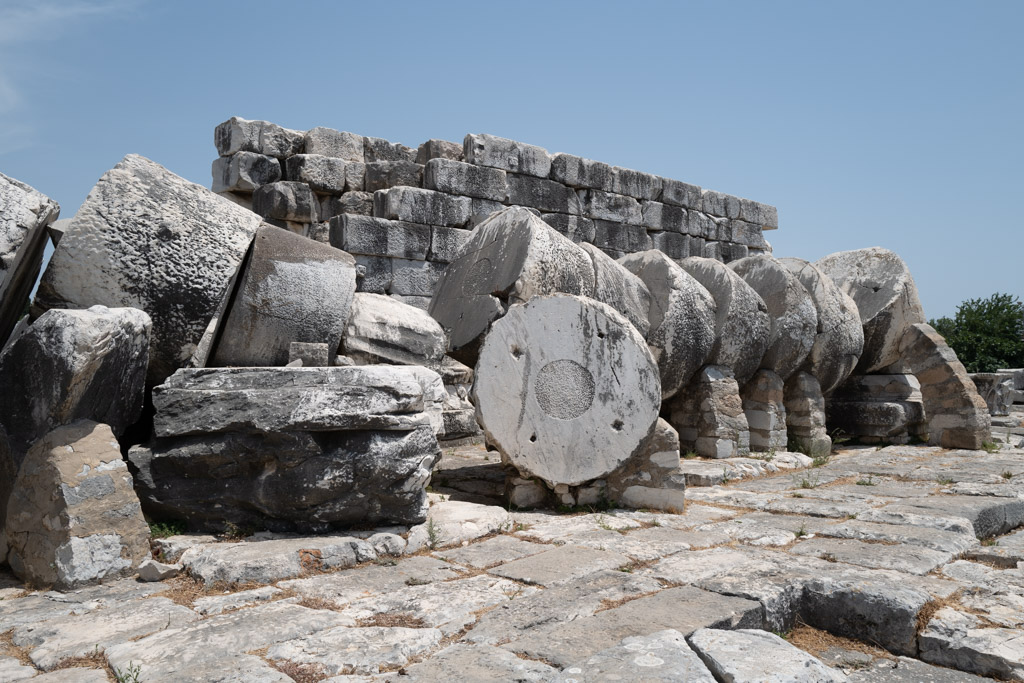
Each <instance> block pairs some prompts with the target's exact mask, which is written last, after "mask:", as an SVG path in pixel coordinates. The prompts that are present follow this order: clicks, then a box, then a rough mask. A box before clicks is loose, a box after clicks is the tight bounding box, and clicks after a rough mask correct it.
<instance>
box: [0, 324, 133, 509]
mask: <svg viewBox="0 0 1024 683" xmlns="http://www.w3.org/2000/svg"><path fill="white" fill-rule="evenodd" d="M151 329H152V323H151V322H150V319H149V316H148V315H146V314H145V313H143V312H142V311H139V310H137V309H134V308H114V309H108V308H104V307H103V306H93V307H92V308H90V309H88V310H86V311H79V310H51V311H47V312H46V313H44V314H43V315H42V316H41V317H40V318H38V319H37V320H36V321H35V323H33V324H32V325H31V326H30V327H29V328H28V329H27V330H26V331H25V333H24V334H22V335H21V336H20V337H19V338H18V339H17V340H16V341H14V343H12V344H10V345H9V346H8V347H7V348H6V349H5V350H4V352H3V354H2V355H0V384H2V385H3V387H4V390H3V391H2V392H0V427H2V428H3V429H4V430H5V431H6V432H7V437H8V439H9V441H10V448H11V456H12V457H13V459H14V460H13V462H14V465H15V468H14V469H15V470H16V469H17V465H18V464H19V463H20V462H21V458H22V457H23V456H24V454H25V452H26V451H27V450H28V448H29V446H31V445H32V443H33V442H34V441H36V440H37V439H39V438H41V437H42V436H43V435H44V434H46V433H47V432H49V431H50V430H52V429H54V428H55V427H58V426H60V425H62V424H67V423H68V422H72V421H74V420H78V419H92V420H96V421H98V422H103V423H105V424H108V425H110V427H111V429H113V431H114V433H115V434H117V435H120V434H122V433H123V432H124V430H125V429H126V428H127V427H128V426H130V425H131V424H132V423H133V422H135V420H136V419H138V417H139V413H140V412H141V411H142V400H143V392H144V390H145V379H146V363H147V360H148V359H149V350H150V331H151ZM0 503H2V504H4V505H6V499H4V500H3V501H0Z"/></svg>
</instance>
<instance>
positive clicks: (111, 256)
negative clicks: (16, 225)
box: [33, 155, 260, 386]
mask: <svg viewBox="0 0 1024 683" xmlns="http://www.w3.org/2000/svg"><path fill="white" fill-rule="evenodd" d="M259 224H260V219H259V216H257V215H255V214H253V213H252V212H250V211H246V210H245V209H243V208H241V207H239V206H236V205H235V204H232V203H231V202H229V201H228V200H226V199H223V198H221V197H218V196H217V195H215V194H213V193H212V192H210V191H209V190H206V189H205V188H202V187H200V186H198V185H194V184H192V183H189V182H187V181H185V180H184V179H183V178H179V177H178V176H176V175H174V174H172V173H170V172H169V171H167V170H166V169H164V168H163V167H161V166H158V165H157V164H154V163H153V162H152V161H149V160H148V159H144V158H142V157H139V156H134V155H129V156H127V157H125V158H124V159H123V160H122V161H121V163H119V164H118V165H117V166H115V167H114V168H113V169H112V170H110V171H108V172H107V173H106V174H104V176H103V177H102V178H100V181H99V183H97V185H96V187H94V188H93V190H92V192H91V193H90V194H89V197H88V198H87V199H86V200H85V203H84V204H82V207H81V208H80V209H79V210H78V213H77V214H76V215H75V218H74V219H73V220H72V222H71V225H70V226H69V228H68V231H67V233H66V234H65V235H64V237H63V238H62V239H61V241H60V245H59V246H58V247H57V249H56V250H55V251H54V253H53V257H52V258H51V259H50V264H49V266H48V267H47V268H46V272H45V273H43V279H42V281H41V282H40V284H39V290H38V292H37V294H36V300H35V304H34V309H33V310H34V311H35V312H36V313H41V312H42V311H45V310H47V309H50V308H86V307H88V306H92V305H94V304H102V305H104V306H110V307H117V306H133V307H136V308H140V309H142V310H143V311H145V312H146V313H148V314H149V315H150V317H151V318H152V320H153V331H152V337H151V340H150V362H149V373H148V378H147V384H148V385H150V386H155V385H157V384H159V383H160V382H162V381H163V380H164V379H166V378H167V377H168V376H170V375H171V373H173V372H174V371H175V370H176V369H177V368H179V367H182V366H183V365H185V364H186V363H187V362H188V359H189V358H190V357H191V356H192V353H193V351H194V350H195V346H196V344H198V343H199V340H200V339H201V338H202V336H203V333H204V331H205V330H206V326H207V324H208V323H209V321H210V318H211V317H212V316H213V314H214V312H215V311H216V310H217V307H218V306H219V304H220V302H221V300H222V298H223V296H224V293H225V291H226V290H227V287H228V283H229V281H230V280H231V278H232V276H233V275H234V273H235V271H236V269H237V267H238V265H239V264H240V263H241V261H242V259H243V257H244V256H245V252H246V250H247V249H248V248H249V243H250V241H251V240H252V236H253V234H254V233H255V232H256V229H257V227H258V226H259ZM83 255H88V258H86V257H84V256H83ZM140 264H144V265H140Z"/></svg>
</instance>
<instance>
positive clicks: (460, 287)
mask: <svg viewBox="0 0 1024 683" xmlns="http://www.w3.org/2000/svg"><path fill="white" fill-rule="evenodd" d="M552 292H565V293H568V294H579V295H582V296H592V295H593V292H594V266H593V263H592V261H591V260H590V257H589V256H587V254H586V252H584V251H583V250H582V249H580V248H579V247H578V246H577V245H575V244H573V243H572V242H570V241H569V240H568V239H566V238H565V237H563V236H562V235H560V234H559V233H558V232H556V231H555V230H553V229H552V228H551V227H549V226H548V225H547V224H546V223H544V222H543V221H542V220H540V219H539V218H537V217H536V216H535V215H533V214H532V213H530V212H529V211H527V210H525V209H522V208H519V207H510V208H508V209H505V210H504V211H502V212H500V213H498V214H495V215H493V216H492V217H491V218H490V219H489V220H487V221H485V222H484V223H482V224H480V225H479V226H478V227H477V228H476V230H474V231H473V233H472V236H471V237H470V239H469V241H468V242H466V245H465V247H464V250H463V252H462V254H461V255H460V256H459V257H458V258H457V259H455V260H454V261H452V262H451V264H449V265H448V267H447V268H446V269H445V271H444V274H443V275H442V276H441V279H440V281H439V282H438V284H437V288H436V291H435V296H434V298H433V300H432V301H431V304H430V314H431V315H432V316H433V317H434V318H435V319H436V320H437V321H438V322H439V323H441V327H442V328H444V330H445V332H446V333H447V334H448V336H449V342H448V343H449V347H448V350H449V351H451V352H455V353H456V357H458V356H459V355H460V354H461V355H463V356H464V358H465V359H466V360H464V362H469V363H474V362H475V360H476V352H477V347H478V345H479V343H480V341H481V340H482V339H481V338H482V336H483V334H484V333H486V331H487V327H488V325H490V323H491V322H493V321H494V320H495V319H497V318H498V317H500V316H501V315H503V314H504V311H505V309H506V308H507V307H508V306H510V305H511V304H514V303H520V302H525V301H527V300H529V299H530V298H531V297H533V296H536V295H538V294H549V293H552ZM460 360H462V359H461V358H460Z"/></svg>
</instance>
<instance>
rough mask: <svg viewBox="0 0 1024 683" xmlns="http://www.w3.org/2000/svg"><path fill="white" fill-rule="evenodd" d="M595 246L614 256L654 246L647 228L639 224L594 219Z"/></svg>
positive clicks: (618, 256) (617, 256)
mask: <svg viewBox="0 0 1024 683" xmlns="http://www.w3.org/2000/svg"><path fill="white" fill-rule="evenodd" d="M594 246H595V247H597V248H599V249H601V250H603V251H604V252H606V253H607V254H608V255H609V256H613V258H620V257H622V256H624V255H625V254H631V253H633V252H635V251H646V250H648V249H651V248H652V247H653V246H654V242H653V240H652V238H651V236H650V234H648V232H647V229H646V228H643V227H641V226H639V225H625V224H623V223H619V222H617V221H605V220H595V221H594Z"/></svg>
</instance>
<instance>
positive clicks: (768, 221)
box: [740, 199, 779, 230]
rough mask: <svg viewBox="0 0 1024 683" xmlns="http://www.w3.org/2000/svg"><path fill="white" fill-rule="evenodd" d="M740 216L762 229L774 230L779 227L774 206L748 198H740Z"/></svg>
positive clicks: (777, 214)
mask: <svg viewBox="0 0 1024 683" xmlns="http://www.w3.org/2000/svg"><path fill="white" fill-rule="evenodd" d="M740 218H742V219H743V220H744V221H747V222H748V223H753V224H754V225H757V226H760V227H761V228H762V229H764V230H775V229H776V228H778V227H779V212H778V210H777V209H776V208H775V207H774V206H768V205H767V204H761V203H759V202H755V201H751V200H749V199H740Z"/></svg>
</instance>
